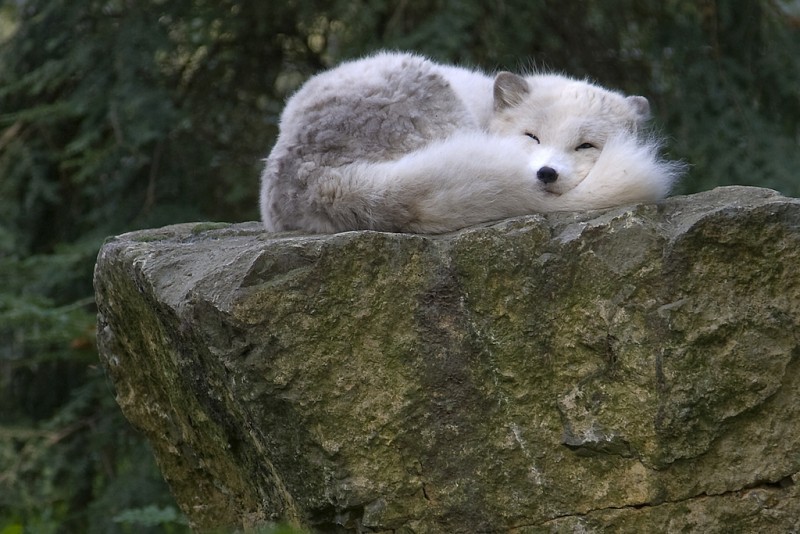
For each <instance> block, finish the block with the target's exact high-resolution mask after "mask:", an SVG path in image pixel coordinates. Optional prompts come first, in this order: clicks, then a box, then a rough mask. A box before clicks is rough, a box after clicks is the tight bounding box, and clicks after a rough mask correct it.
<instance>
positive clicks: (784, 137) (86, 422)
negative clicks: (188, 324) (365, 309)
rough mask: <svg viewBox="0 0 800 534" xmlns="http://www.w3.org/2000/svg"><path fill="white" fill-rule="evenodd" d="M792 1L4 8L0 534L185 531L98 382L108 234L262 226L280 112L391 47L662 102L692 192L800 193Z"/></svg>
mask: <svg viewBox="0 0 800 534" xmlns="http://www.w3.org/2000/svg"><path fill="white" fill-rule="evenodd" d="M797 4H798V2H797V1H793V2H781V1H778V0H748V1H746V2H741V1H734V0H718V1H714V0H695V1H689V0H603V1H600V0H588V1H581V2H577V1H575V2H573V1H569V0H494V1H488V2H479V1H475V0H464V1H455V0H435V1H422V0H398V1H392V2H390V1H387V0H339V1H337V0H333V1H329V2H312V1H308V0H285V1H280V2H278V1H263V0H242V1H234V0H194V1H190V0H169V1H167V0H16V1H12V0H0V408H1V409H0V533H1V534H12V533H16V532H22V531H23V529H24V531H25V532H54V533H55V532H90V533H91V532H102V533H113V532H146V531H148V529H149V531H154V532H183V531H185V530H186V526H185V524H184V521H183V519H182V518H181V516H180V514H179V512H178V511H177V509H176V507H175V505H174V503H173V501H172V500H171V497H170V496H169V493H168V491H167V489H166V487H165V485H164V483H163V481H162V480H161V478H160V476H159V473H158V470H157V468H156V467H155V464H154V462H153V460H152V458H151V455H150V452H149V449H148V448H147V446H146V445H145V443H144V442H143V440H142V438H141V437H140V436H139V435H137V434H136V432H135V431H134V430H132V429H131V428H130V427H129V426H128V425H127V424H126V422H125V421H124V420H123V418H122V417H121V415H120V412H119V410H118V409H117V407H116V405H115V403H114V399H113V390H112V386H111V385H110V383H109V381H108V380H107V378H106V377H105V375H104V372H103V369H102V368H101V367H100V366H99V365H98V357H97V354H96V349H95V332H94V328H95V323H94V321H95V319H94V314H95V309H94V304H93V296H92V295H93V293H92V266H93V263H94V259H95V256H96V254H97V251H98V248H99V246H100V245H101V243H102V241H103V239H104V238H105V237H106V236H109V235H113V234H118V233H122V232H125V231H129V230H133V229H138V228H144V227H153V226H160V225H165V224H169V223H177V222H185V221H200V220H219V221H244V220H254V219H256V218H257V217H258V214H257V208H256V206H257V191H258V174H259V167H260V159H261V158H263V157H265V156H266V154H267V153H268V151H269V148H270V146H271V144H272V142H273V140H274V138H275V135H276V132H277V120H278V114H279V112H280V110H281V108H282V105H283V102H284V100H285V98H286V96H287V95H289V94H290V93H291V92H292V91H293V90H294V89H295V88H296V87H297V86H298V85H299V84H300V83H302V81H303V80H305V79H306V78H307V77H308V76H310V75H312V74H313V73H314V72H317V71H319V70H320V69H324V68H326V67H328V66H330V65H333V64H335V63H337V62H338V61H340V60H342V59H344V58H350V57H354V56H358V55H362V54H364V53H367V52H369V51H372V50H375V49H378V48H398V49H408V50H415V51H418V52H421V53H424V54H427V55H429V56H431V57H433V58H436V59H438V60H443V61H448V62H457V63H460V64H463V65H471V66H480V67H483V68H485V69H488V70H495V69H498V68H505V69H512V70H514V69H520V68H522V69H526V68H531V67H537V68H548V69H553V70H558V71H562V72H566V73H569V74H572V75H575V76H580V77H583V76H588V77H590V78H592V79H594V80H596V81H598V82H600V83H601V84H604V85H607V86H610V87H613V88H617V89H621V90H624V91H626V92H628V93H636V94H642V95H646V96H647V97H648V98H649V99H650V101H651V103H652V107H653V110H654V113H655V122H656V125H657V127H658V128H659V129H660V130H661V131H663V132H664V133H665V134H666V135H667V137H668V145H667V149H668V152H669V155H670V156H671V157H675V158H680V159H683V160H685V161H688V162H690V163H691V164H692V168H691V171H690V173H689V175H688V176H687V177H686V178H685V179H684V181H683V183H682V185H681V188H682V189H681V192H694V191H699V190H704V189H709V188H711V187H714V186H717V185H723V184H749V185H759V186H766V187H772V188H775V189H778V190H780V191H781V192H783V193H784V194H787V195H792V196H798V195H800V172H798V169H800V149H799V148H800V146H799V145H800V127H799V126H798V124H800V93H799V92H800V32H799V31H798V28H800V9H798V7H797Z"/></svg>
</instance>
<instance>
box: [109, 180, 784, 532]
mask: <svg viewBox="0 0 800 534" xmlns="http://www.w3.org/2000/svg"><path fill="white" fill-rule="evenodd" d="M798 265H800V200H796V199H788V198H784V197H781V196H780V195H778V194H777V193H775V192H772V191H768V190H764V189H756V188H744V187H728V188H720V189H716V190H714V191H710V192H707V193H702V194H698V195H692V196H686V197H675V198H671V199H668V200H667V201H665V202H663V203H662V204H659V205H642V206H629V207H621V208H616V209H611V210H604V211H598V212H589V213H561V214H548V215H532V216H527V217H520V218H515V219H509V220H504V221H498V222H496V223H493V224H485V225H481V226H477V227H473V228H467V229H464V230H461V231H459V232H454V233H451V234H445V235H440V236H426V235H411V234H391V233H379V232H347V233H342V234H335V235H313V236H310V235H299V234H292V233H289V234H269V233H266V232H264V231H262V229H261V227H260V225H258V224H256V223H249V224H240V225H230V226H225V225H202V226H198V225H178V226H172V227H167V228H163V229H158V230H146V231H141V232H134V233H130V234H125V235H122V236H119V237H116V238H113V239H110V240H109V241H108V242H107V243H106V244H105V246H104V247H103V249H102V250H101V252H100V254H99V257H98V263H97V267H96V273H95V285H96V289H97V302H98V308H99V317H98V325H99V341H100V348H101V354H102V358H103V360H104V362H105V364H106V366H107V368H108V370H109V374H110V376H111V377H112V379H113V381H114V384H115V387H116V391H117V398H118V402H119V404H120V406H121V408H122V410H123V412H124V413H125V415H126V416H127V418H128V419H129V420H130V421H131V422H132V423H133V424H135V425H136V426H137V427H138V428H140V429H141V430H142V431H143V432H144V434H145V435H146V436H147V438H148V439H149V440H150V442H151V443H152V445H153V448H154V451H155V454H156V457H157V460H158V462H159V465H160V467H161V469H162V471H163V473H164V476H165V478H166V479H167V481H168V483H169V484H170V486H171V488H172V490H173V492H174V494H175V496H176V499H177V500H178V502H179V504H180V505H181V507H182V509H183V510H184V512H185V513H186V514H187V515H188V516H189V518H190V520H191V521H192V524H193V525H194V526H195V527H196V528H198V529H199V530H210V529H215V528H222V527H226V528H227V527H237V528H242V527H245V528H246V527H250V526H255V525H258V524H261V523H264V522H268V521H276V520H287V521H290V522H293V523H295V524H297V525H300V526H304V527H306V528H308V529H311V530H312V531H319V532H389V531H398V532H399V531H405V532H416V533H425V532H482V531H483V532H518V533H521V532H573V531H586V532H603V531H616V532H642V531H694V532H723V531H725V532H727V531H736V532H761V531H791V530H792V529H794V530H797V529H798V528H800V497H799V496H798V491H797V486H796V485H795V482H796V481H797V480H796V477H797V473H798V472H800V423H799V422H798V421H800V367H798V366H799V365H800V364H798V356H799V355H800V348H798V347H799V346H800V272H799V271H798V269H797V266H798ZM581 529H582V530H581Z"/></svg>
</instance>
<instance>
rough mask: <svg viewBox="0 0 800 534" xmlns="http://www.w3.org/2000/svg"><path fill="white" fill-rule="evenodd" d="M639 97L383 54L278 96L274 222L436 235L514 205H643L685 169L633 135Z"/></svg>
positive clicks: (641, 110)
mask: <svg viewBox="0 0 800 534" xmlns="http://www.w3.org/2000/svg"><path fill="white" fill-rule="evenodd" d="M649 114H650V109H649V104H648V101H647V99H645V98H644V97H641V96H629V97H625V96H623V95H621V94H619V93H616V92H612V91H609V90H606V89H603V88H601V87H598V86H596V85H593V84H590V83H588V82H584V81H577V80H573V79H569V78H566V77H563V76H558V75H533V76H527V77H522V76H518V75H516V74H512V73H510V72H500V73H499V74H497V75H496V76H495V77H490V76H487V75H485V74H483V73H480V72H476V71H472V70H468V69H463V68H458V67H452V66H445V65H440V64H436V63H434V62H432V61H429V60H427V59H425V58H423V57H420V56H416V55H412V54H406V53H388V52H384V53H380V54H377V55H374V56H371V57H368V58H365V59H361V60H356V61H352V62H348V63H344V64H342V65H340V66H338V67H336V68H334V69H332V70H330V71H327V72H324V73H322V74H319V75H317V76H314V77H312V78H311V79H309V80H308V82H306V84H305V85H304V86H303V87H301V88H300V90H299V91H298V92H297V93H296V94H294V96H292V97H291V98H290V99H289V101H288V102H287V105H286V108H285V109H284V112H283V115H282V117H281V123H280V135H279V136H278V140H277V142H276V144H275V146H274V148H273V150H272V152H271V154H270V155H269V157H268V158H267V159H266V166H265V169H264V172H263V174H262V177H261V199H260V207H261V216H262V219H263V221H264V224H265V226H266V227H267V229H268V230H270V231H279V230H298V229H299V230H304V231H308V232H340V231H345V230H362V229H372V230H382V231H392V232H417V233H440V232H447V231H451V230H456V229H458V228H462V227H465V226H470V225H473V224H477V223H481V222H485V221H491V220H496V219H501V218H506V217H511V216H516V215H523V214H530V213H536V212H551V211H564V210H586V209H595V208H606V207H611V206H617V205H622V204H629V203H637V202H651V201H655V200H658V199H660V198H662V197H664V196H665V195H667V194H668V192H669V190H670V188H671V186H672V184H673V182H674V181H675V179H676V178H677V176H678V174H679V171H680V166H679V165H677V164H674V163H670V162H666V161H662V160H661V159H659V156H658V154H657V152H658V144H657V143H656V142H654V141H653V140H652V139H651V138H648V137H647V136H645V135H642V126H643V124H644V123H645V122H646V121H647V119H648V118H649Z"/></svg>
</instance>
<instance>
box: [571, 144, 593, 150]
mask: <svg viewBox="0 0 800 534" xmlns="http://www.w3.org/2000/svg"><path fill="white" fill-rule="evenodd" d="M588 148H597V147H595V146H594V145H593V144H592V143H582V144H580V145H578V146H576V147H575V150H586V149H588Z"/></svg>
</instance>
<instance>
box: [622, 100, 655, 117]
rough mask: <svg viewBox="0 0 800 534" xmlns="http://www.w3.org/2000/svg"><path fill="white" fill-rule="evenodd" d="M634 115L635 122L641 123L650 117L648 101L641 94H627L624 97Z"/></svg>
mask: <svg viewBox="0 0 800 534" xmlns="http://www.w3.org/2000/svg"><path fill="white" fill-rule="evenodd" d="M625 100H626V101H627V102H628V105H630V107H631V109H632V110H633V112H634V114H635V115H636V122H637V123H638V124H641V123H643V122H645V121H646V120H648V119H649V118H650V102H648V101H647V99H646V98H645V97H643V96H629V97H627V98H626V99H625Z"/></svg>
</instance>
